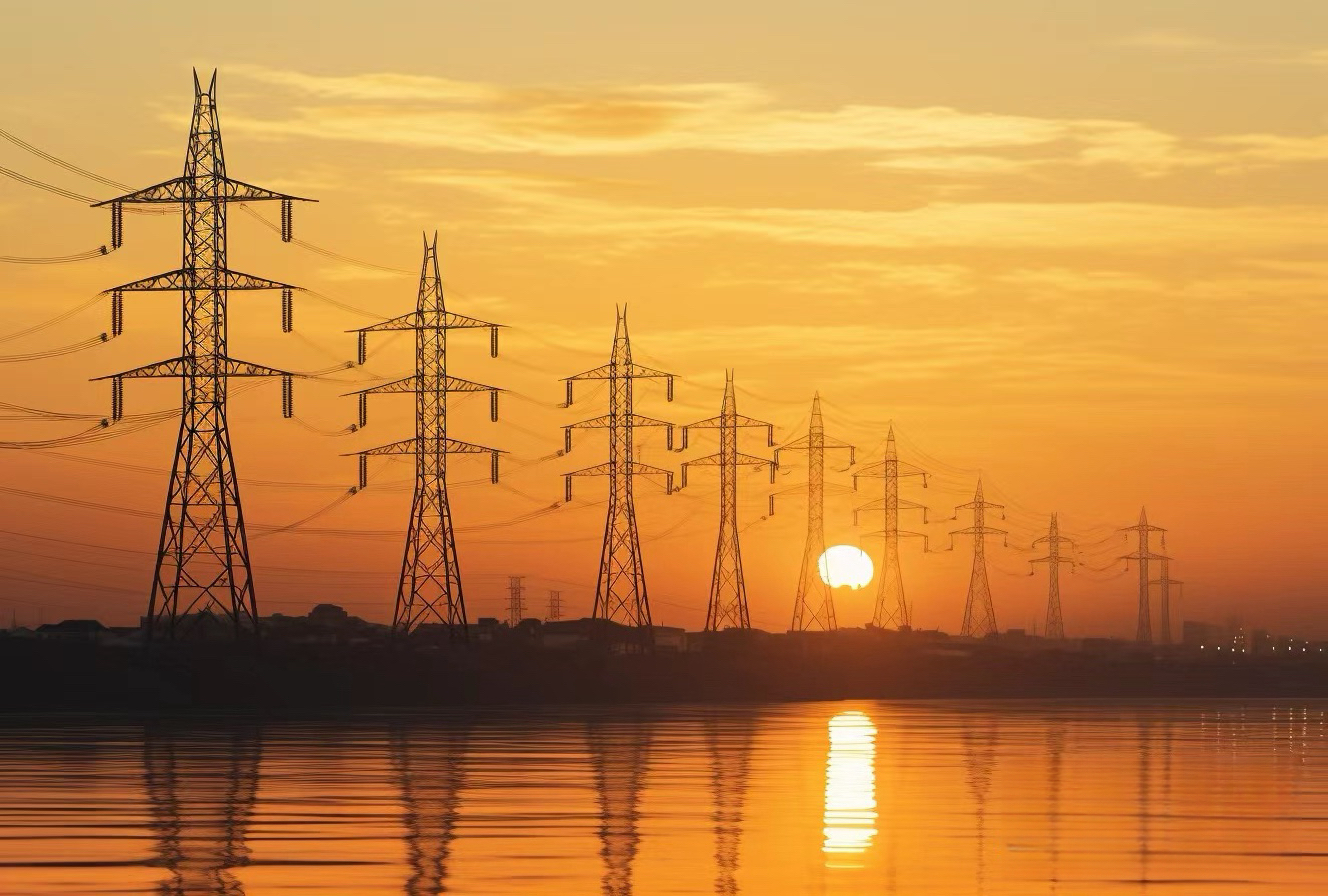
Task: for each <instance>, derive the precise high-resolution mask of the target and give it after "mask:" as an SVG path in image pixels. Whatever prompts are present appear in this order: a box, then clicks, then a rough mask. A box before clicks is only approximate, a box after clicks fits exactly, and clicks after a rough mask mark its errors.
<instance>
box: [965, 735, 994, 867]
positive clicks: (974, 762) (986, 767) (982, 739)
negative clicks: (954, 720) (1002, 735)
mask: <svg viewBox="0 0 1328 896" xmlns="http://www.w3.org/2000/svg"><path fill="white" fill-rule="evenodd" d="M963 731H964V764H965V766H966V767H967V771H968V774H967V781H968V790H969V793H971V794H972V795H973V818H974V826H975V827H976V828H977V830H976V837H977V859H976V861H975V862H974V866H973V871H974V877H975V879H976V880H977V891H978V892H979V893H985V892H987V795H988V793H990V791H991V776H992V772H993V771H995V769H996V743H997V738H998V737H999V731H998V728H997V725H996V722H995V721H993V720H988V721H986V722H984V723H982V724H981V725H970V724H965V725H964V726H963Z"/></svg>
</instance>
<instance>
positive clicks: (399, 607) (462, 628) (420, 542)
mask: <svg viewBox="0 0 1328 896" xmlns="http://www.w3.org/2000/svg"><path fill="white" fill-rule="evenodd" d="M474 329H483V330H488V331H489V354H490V356H491V357H495V358H496V357H498V324H493V323H489V322H488V321H483V320H477V319H475V318H473V317H465V316H463V315H460V314H453V313H452V312H450V311H448V310H447V303H446V300H445V298H444V296H443V281H442V277H441V276H440V275H439V273H438V234H437V233H436V232H435V233H434V235H433V241H432V242H430V241H429V238H428V236H427V235H425V237H424V261H423V262H422V264H421V265H420V287H419V293H418V297H417V301H416V308H415V310H414V311H412V312H409V313H407V314H403V315H401V316H400V317H394V318H392V319H390V320H385V321H382V322H381V323H376V324H373V325H372V326H368V327H362V328H360V329H358V330H351V331H350V332H352V333H355V334H356V336H357V339H358V347H357V352H356V356H357V360H358V361H359V363H361V364H363V363H364V361H365V359H366V357H367V354H368V352H367V346H366V343H367V337H368V334H370V333H379V332H386V331H389V330H393V331H394V330H413V331H414V332H415V373H414V374H413V375H412V376H408V377H405V378H404V379H399V380H395V381H393V382H390V383H383V384H381V385H378V386H373V387H371V388H368V389H361V390H359V391H358V392H352V393H350V394H351V395H355V396H357V397H358V398H359V425H360V427H364V426H365V425H366V424H368V422H369V402H368V398H369V396H370V395H391V394H414V396H415V435H414V436H413V437H411V438H409V439H403V440H401V441H399V442H392V443H390V444H387V445H380V446H378V447H377V448H369V449H367V450H365V451H357V452H355V454H356V455H357V457H358V458H359V473H360V475H359V487H360V488H361V489H363V488H365V487H367V486H368V484H369V473H368V462H369V458H370V457H378V456H388V457H399V456H402V455H406V454H413V455H414V456H415V491H414V497H413V498H412V499H411V508H410V522H409V524H407V527H406V548H405V552H404V554H403V556H402V559H401V578H400V583H399V584H398V586H397V600H396V606H395V608H394V609H393V611H392V634H393V636H394V637H395V636H406V635H409V634H411V633H412V632H414V631H415V630H416V629H418V628H419V626H421V625H424V624H435V625H445V626H447V630H448V634H449V635H450V636H451V637H452V638H454V639H465V638H466V637H467V629H466V601H465V596H464V595H463V593H462V586H461V569H460V565H459V563H458V560H457V547H456V533H455V531H454V529H453V527H452V511H451V508H450V506H449V504H448V500H447V456H448V455H449V454H487V455H489V479H490V481H491V482H497V481H498V455H499V454H500V453H501V452H499V451H498V450H497V449H496V448H487V447H485V446H483V445H475V444H472V443H470V442H460V441H457V440H456V439H451V438H448V435H447V394H448V393H449V392H487V393H489V419H490V420H492V421H496V420H497V419H498V392H499V390H498V389H496V388H495V387H493V386H485V385H481V384H480V383H473V382H471V381H470V380H463V379H460V378H458V377H454V376H448V374H447V331H448V330H474Z"/></svg>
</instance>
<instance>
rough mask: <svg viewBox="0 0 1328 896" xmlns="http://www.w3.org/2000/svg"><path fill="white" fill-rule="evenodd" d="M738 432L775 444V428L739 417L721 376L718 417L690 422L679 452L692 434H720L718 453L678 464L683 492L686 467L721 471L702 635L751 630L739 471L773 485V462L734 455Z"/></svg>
mask: <svg viewBox="0 0 1328 896" xmlns="http://www.w3.org/2000/svg"><path fill="white" fill-rule="evenodd" d="M740 427H764V428H765V441H766V447H769V448H773V447H774V445H775V428H774V426H772V425H771V424H769V423H766V422H765V421H764V420H757V419H755V418H753V417H744V416H741V415H740V414H739V413H738V400H737V398H735V397H734V394H733V371H731V370H730V371H726V372H725V374H724V402H723V404H722V405H721V406H720V411H719V416H718V417H710V418H708V419H706V420H700V421H698V422H696V423H690V424H688V425H687V426H684V427H683V428H682V447H684V448H686V447H687V435H688V432H689V431H690V430H693V429H718V430H719V453H717V454H711V455H708V456H706V457H698V458H697V459H696V460H689V461H687V462H686V463H684V464H683V465H682V487H683V488H686V487H687V468H688V467H692V466H702V467H719V540H718V542H717V543H716V545H715V570H714V574H713V575H712V576H711V579H710V602H709V603H708V604H707V606H706V624H705V630H706V631H708V632H717V631H721V630H723V629H726V628H751V627H752V620H751V617H750V616H749V615H748V613H747V584H746V582H745V581H744V580H743V577H742V550H741V548H740V547H739V545H738V467H768V468H769V469H770V482H771V483H774V481H775V463H774V461H770V460H766V459H765V458H761V457H754V456H753V455H750V454H741V453H739V451H738V429H739V428H740Z"/></svg>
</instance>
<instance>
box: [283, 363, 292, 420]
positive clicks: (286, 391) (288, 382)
mask: <svg viewBox="0 0 1328 896" xmlns="http://www.w3.org/2000/svg"><path fill="white" fill-rule="evenodd" d="M281 416H283V417H285V418H286V419H288V420H289V419H290V418H291V417H294V416H295V381H294V379H293V378H292V377H291V375H290V374H288V373H283V374H282V375H281Z"/></svg>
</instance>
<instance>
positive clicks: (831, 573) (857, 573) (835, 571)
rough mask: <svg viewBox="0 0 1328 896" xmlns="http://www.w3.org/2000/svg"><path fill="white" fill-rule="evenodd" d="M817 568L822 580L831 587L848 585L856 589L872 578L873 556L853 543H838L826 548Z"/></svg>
mask: <svg viewBox="0 0 1328 896" xmlns="http://www.w3.org/2000/svg"><path fill="white" fill-rule="evenodd" d="M816 568H817V570H818V571H819V572H820V573H821V581H822V582H825V583H826V584H827V585H829V586H830V587H831V588H838V587H840V586H841V585H846V586H848V587H849V588H852V589H853V590H854V591H856V590H857V589H859V588H862V587H864V586H866V585H867V584H869V583H870V582H871V580H872V572H873V567H872V562H871V558H870V557H868V556H867V554H866V552H864V551H863V550H862V549H860V548H855V547H854V546H853V545H851V544H837V545H835V546H834V547H831V548H828V549H826V552H825V553H824V554H822V555H821V559H820V560H818V561H817V563H816Z"/></svg>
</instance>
